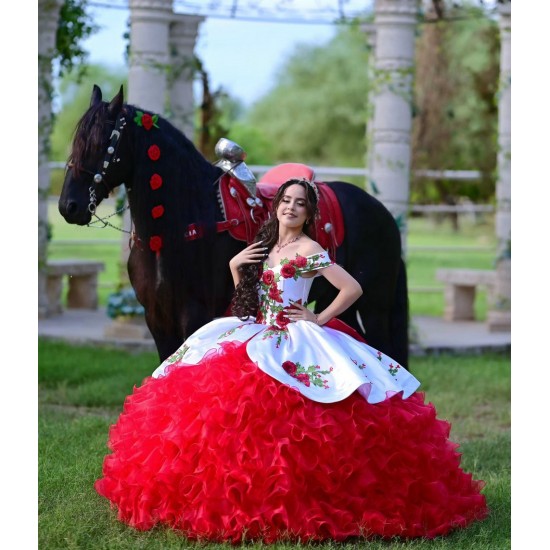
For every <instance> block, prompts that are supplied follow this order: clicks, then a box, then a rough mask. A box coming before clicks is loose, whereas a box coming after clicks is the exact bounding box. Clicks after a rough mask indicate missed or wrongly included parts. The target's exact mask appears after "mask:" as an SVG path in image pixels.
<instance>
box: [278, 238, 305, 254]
mask: <svg viewBox="0 0 550 550" xmlns="http://www.w3.org/2000/svg"><path fill="white" fill-rule="evenodd" d="M302 235H303V233H300V234H299V235H298V236H297V237H294V238H293V239H290V241H288V242H286V243H285V244H279V243H277V254H278V253H279V252H280V251H281V250H282V249H283V248H284V247H285V246H288V245H289V244H292V243H295V242H296V241H297V240H298V239H299V238H300V237H301V236H302Z"/></svg>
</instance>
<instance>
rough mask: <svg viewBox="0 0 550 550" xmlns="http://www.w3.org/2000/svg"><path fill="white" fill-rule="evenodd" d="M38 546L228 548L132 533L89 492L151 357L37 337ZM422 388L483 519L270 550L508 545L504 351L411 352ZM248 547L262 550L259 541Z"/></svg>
mask: <svg viewBox="0 0 550 550" xmlns="http://www.w3.org/2000/svg"><path fill="white" fill-rule="evenodd" d="M38 351H39V369H38V380H39V495H38V497H39V499H38V507H39V517H38V536H39V547H40V548H44V549H60V548H68V549H94V550H95V549H106V550H117V549H132V550H133V549H139V548H144V549H145V548H146V549H172V548H174V549H176V548H187V547H200V548H207V549H211V548H212V549H214V548H222V547H223V548H227V549H228V550H229V548H231V546H230V545H221V544H194V543H191V542H188V541H187V540H185V539H184V538H182V537H181V536H179V535H177V534H176V533H174V532H172V531H170V530H168V529H164V528H156V529H153V530H152V531H148V532H138V531H135V530H134V529H132V528H130V527H127V526H126V525H124V524H122V523H120V522H118V521H117V520H116V514H115V512H114V511H112V510H111V509H110V508H109V504H108V502H107V501H106V500H105V499H102V498H101V497H99V496H98V495H97V493H96V492H95V491H94V489H93V483H94V481H95V480H96V479H97V478H98V477H100V475H101V465H102V461H103V457H104V456H105V454H107V452H108V450H107V448H106V441H107V434H108V430H109V426H110V425H111V424H112V423H114V422H115V421H116V419H117V417H118V414H119V413H120V411H121V409H122V404H123V401H124V398H125V396H126V395H128V394H129V393H131V392H132V388H133V387H134V385H140V384H141V382H142V380H143V378H144V377H145V376H148V375H149V374H150V373H151V372H152V371H153V370H154V368H155V367H156V366H157V363H158V359H157V355H156V353H152V352H151V353H135V354H132V353H129V352H127V351H122V350H118V349H109V348H97V347H88V346H73V345H70V344H64V343H59V342H51V341H45V340H39V349H38ZM411 370H412V371H413V372H414V374H415V375H416V376H417V377H418V378H419V379H420V380H421V382H422V387H421V390H422V391H424V392H425V393H426V397H427V400H428V401H431V402H432V403H434V404H435V406H436V408H437V410H438V416H439V418H441V419H446V420H448V421H449V422H450V423H451V425H452V431H451V439H452V440H453V441H456V442H458V443H460V445H461V446H460V451H461V453H462V454H463V456H462V467H463V468H464V469H465V470H467V471H469V472H471V473H472V474H473V475H474V477H475V478H478V479H483V480H484V481H485V482H486V487H485V489H484V493H485V495H486V497H487V501H488V505H489V507H490V509H491V515H490V517H489V518H488V519H487V520H485V521H483V522H479V523H476V524H473V525H472V526H471V527H470V528H468V529H466V530H460V531H457V532H455V533H452V534H451V535H450V536H449V537H447V538H440V539H435V540H431V541H425V540H412V541H391V542H387V541H386V542H383V541H379V540H374V541H370V542H368V545H367V544H366V543H365V542H361V543H359V542H356V543H346V544H339V543H325V544H319V545H308V544H303V545H294V544H275V545H273V546H271V547H270V548H273V549H278V548H296V547H298V548H300V547H310V546H311V547H315V548H322V549H327V550H328V549H336V548H337V549H348V548H349V549H352V548H353V549H355V548H364V547H367V546H368V548H372V549H385V550H394V549H395V550H396V549H412V548H420V547H421V548H428V549H434V550H435V549H449V550H450V549H451V548H452V549H459V550H461V549H467V548H476V549H487V550H488V549H494V550H506V549H508V548H510V547H511V542H510V541H511V500H510V499H511V487H510V484H511V479H510V385H511V373H510V356H509V355H508V354H502V355H501V354H485V355H479V356H454V355H453V356H446V355H442V356H438V357H434V356H428V357H413V358H411ZM247 547H250V548H253V549H258V548H265V545H262V544H251V545H247Z"/></svg>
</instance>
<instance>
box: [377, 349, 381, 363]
mask: <svg viewBox="0 0 550 550" xmlns="http://www.w3.org/2000/svg"><path fill="white" fill-rule="evenodd" d="M377 357H378V361H382V352H381V351H379V352H377Z"/></svg>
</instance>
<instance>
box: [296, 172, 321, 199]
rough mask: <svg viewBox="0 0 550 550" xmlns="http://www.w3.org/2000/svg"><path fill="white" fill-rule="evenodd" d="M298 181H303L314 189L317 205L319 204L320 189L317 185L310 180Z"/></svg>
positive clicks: (301, 179) (300, 179)
mask: <svg viewBox="0 0 550 550" xmlns="http://www.w3.org/2000/svg"><path fill="white" fill-rule="evenodd" d="M296 179H297V181H303V182H305V183H307V184H308V185H309V186H310V187H311V188H312V189H313V191H314V192H315V196H316V197H317V203H319V188H318V187H317V185H315V183H314V182H313V181H312V180H309V179H308V178H296Z"/></svg>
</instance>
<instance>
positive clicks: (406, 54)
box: [367, 0, 418, 256]
mask: <svg viewBox="0 0 550 550" xmlns="http://www.w3.org/2000/svg"><path fill="white" fill-rule="evenodd" d="M417 11H418V0H376V4H375V17H374V25H375V29H376V50H375V58H374V79H375V81H374V89H373V91H372V97H371V98H370V101H371V104H372V105H371V107H372V110H373V112H372V119H371V124H372V127H371V128H370V129H369V131H368V134H369V137H370V151H369V152H368V157H367V161H368V163H369V166H368V172H369V175H370V180H371V186H372V187H373V188H375V189H376V190H377V192H378V196H377V198H378V199H380V200H381V201H382V202H383V203H384V205H385V206H386V207H387V208H388V210H389V211H390V212H391V213H392V214H393V216H394V218H395V220H396V222H397V224H398V226H399V229H400V231H401V241H402V246H403V255H404V256H405V255H406V244H407V243H406V239H407V212H408V207H409V181H410V177H409V172H410V159H411V128H412V94H413V73H414V50H415V29H416V24H417Z"/></svg>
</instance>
